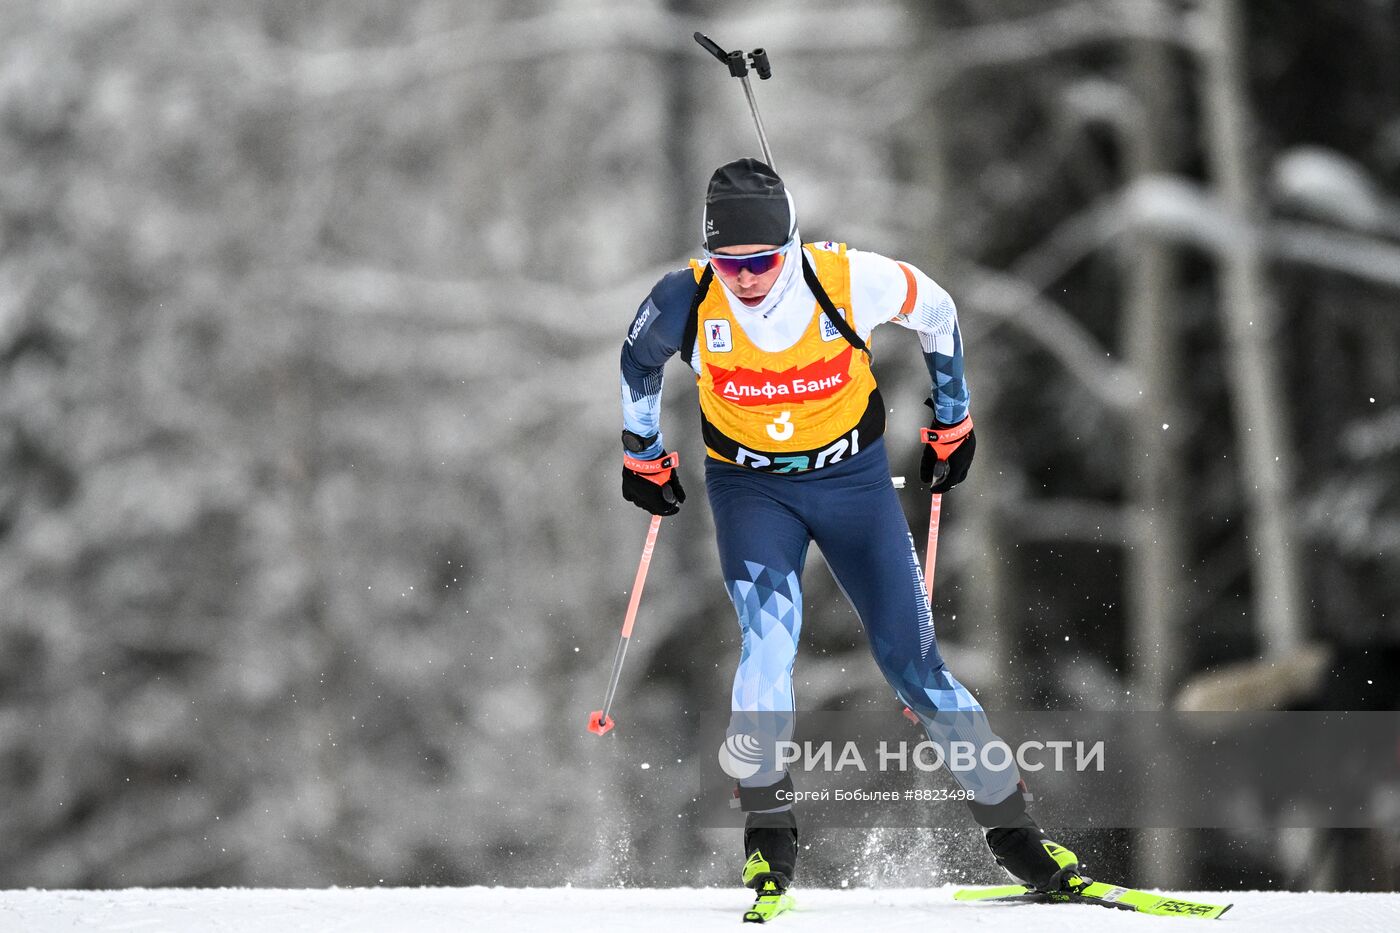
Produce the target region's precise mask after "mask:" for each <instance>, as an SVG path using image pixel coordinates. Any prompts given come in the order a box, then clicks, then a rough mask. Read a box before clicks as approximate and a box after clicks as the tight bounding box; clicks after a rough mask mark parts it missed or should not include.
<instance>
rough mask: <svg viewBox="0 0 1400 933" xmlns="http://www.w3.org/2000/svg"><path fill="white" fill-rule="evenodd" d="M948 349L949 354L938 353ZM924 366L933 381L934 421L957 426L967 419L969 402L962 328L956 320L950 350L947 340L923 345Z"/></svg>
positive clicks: (931, 395) (931, 394)
mask: <svg viewBox="0 0 1400 933" xmlns="http://www.w3.org/2000/svg"><path fill="white" fill-rule="evenodd" d="M931 345H932V346H931ZM948 349H951V351H952V352H951V353H944V352H940V351H941V350H948ZM924 362H925V363H926V364H927V365H928V373H929V376H930V377H931V378H932V380H933V390H932V392H931V393H930V394H929V398H930V399H931V400H932V401H933V415H934V417H935V418H937V419H938V420H939V421H941V422H943V423H944V424H957V423H958V422H959V421H961V420H963V419H964V418H966V417H967V408H968V402H969V400H970V393H969V391H968V388H967V377H966V376H965V375H964V374H963V344H962V328H960V327H959V326H958V321H957V318H954V319H953V339H952V346H951V347H949V346H948V343H947V341H946V339H945V340H939V341H936V342H934V341H925V343H924Z"/></svg>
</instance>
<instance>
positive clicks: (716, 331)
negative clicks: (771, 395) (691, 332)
mask: <svg viewBox="0 0 1400 933" xmlns="http://www.w3.org/2000/svg"><path fill="white" fill-rule="evenodd" d="M705 345H706V346H708V347H709V348H710V352H711V353H728V352H729V351H730V350H733V349H734V338H733V335H732V334H730V332H729V322H728V321H726V320H724V319H722V318H720V319H711V320H707V321H706V322H705Z"/></svg>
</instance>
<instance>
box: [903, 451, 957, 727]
mask: <svg viewBox="0 0 1400 933" xmlns="http://www.w3.org/2000/svg"><path fill="white" fill-rule="evenodd" d="M947 475H948V464H947V463H946V462H945V461H942V460H940V461H938V463H936V464H934V467H933V484H934V485H935V486H937V485H938V484H939V483H941V482H943V477H945V476H947ZM942 513H943V494H942V493H937V492H935V493H934V494H933V495H932V497H931V498H930V500H929V507H928V550H927V551H926V552H925V553H924V588H925V589H926V590H927V591H928V611H929V613H930V614H932V613H933V567H934V564H936V563H937V561H938V519H939V517H940V516H941V515H942ZM904 718H905V719H907V720H909V721H910V722H912V723H914V724H915V725H918V722H919V717H918V716H915V715H914V711H913V710H912V709H910V708H909V707H907V706H906V707H904Z"/></svg>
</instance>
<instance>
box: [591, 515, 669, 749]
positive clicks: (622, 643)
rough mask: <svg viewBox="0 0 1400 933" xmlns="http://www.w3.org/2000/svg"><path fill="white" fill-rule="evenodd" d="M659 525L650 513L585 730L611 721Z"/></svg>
mask: <svg viewBox="0 0 1400 933" xmlns="http://www.w3.org/2000/svg"><path fill="white" fill-rule="evenodd" d="M660 529H661V516H660V515H653V516H652V517H651V527H650V528H648V529H647V541H646V544H644V545H642V561H641V563H640V564H638V565H637V578H636V579H635V580H633V581H632V598H631V600H630V601H629V602H628V603H627V617H626V618H625V619H623V621H622V638H621V639H619V641H618V643H617V654H616V655H615V656H614V657H613V668H612V679H611V680H609V681H608V693H607V696H606V697H605V698H604V699H603V708H602V709H595V710H594V711H593V712H592V713H589V714H588V731H589V732H592V733H593V734H594V735H602V734H603V733H605V732H607V731H608V730H609V729H611V728H612V727H613V725H614V722H613V719H612V717H610V716H609V715H608V711H609V710H611V709H612V703H613V695H614V694H616V693H617V681H618V679H619V678H620V677H621V676H622V659H623V658H625V657H626V656H627V642H628V640H629V639H631V637H632V623H633V622H635V621H637V605H638V604H639V603H640V602H641V601H642V587H643V585H645V584H646V582H647V569H648V568H649V567H651V552H652V551H653V550H655V549H656V533H657V531H659V530H660Z"/></svg>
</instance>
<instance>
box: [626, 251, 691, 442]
mask: <svg viewBox="0 0 1400 933" xmlns="http://www.w3.org/2000/svg"><path fill="white" fill-rule="evenodd" d="M694 297H695V275H694V273H692V272H691V271H690V270H689V269H682V270H680V271H678V272H672V273H670V274H669V275H666V276H664V277H663V278H662V279H661V281H659V282H657V283H656V285H655V286H654V287H653V288H652V290H651V294H649V295H647V298H646V300H645V301H643V302H642V304H641V307H639V308H638V309H637V314H636V316H635V317H634V318H633V319H632V326H631V328H630V329H629V330H628V331H627V339H626V340H625V341H623V344H622V426H623V428H625V429H626V430H628V431H631V432H632V433H633V434H639V435H641V436H642V437H649V436H651V435H653V434H655V435H656V442H655V443H653V444H652V445H651V446H650V447H648V448H647V449H646V450H643V451H641V452H640V453H638V454H636V456H638V457H640V458H642V459H651V458H654V457H659V456H661V454H662V453H663V452H664V451H665V450H666V445H665V443H664V440H663V438H662V437H661V385H662V369H663V368H664V367H665V365H666V361H667V360H669V359H670V358H671V357H672V355H674V354H675V353H677V352H679V350H680V348H681V343H682V340H683V338H684V336H685V324H686V319H687V318H688V317H689V316H690V302H691V299H693V298H694ZM689 363H690V361H689V360H687V361H686V364H687V365H689Z"/></svg>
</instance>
